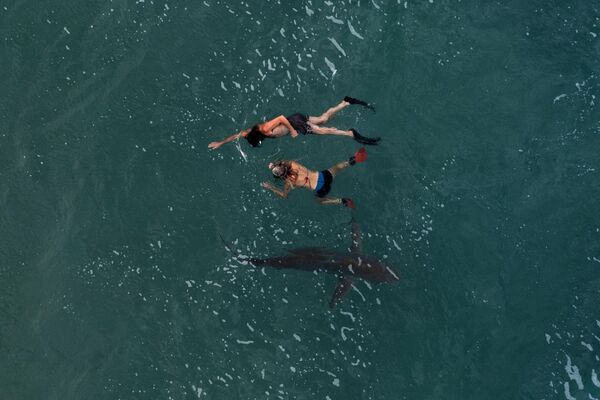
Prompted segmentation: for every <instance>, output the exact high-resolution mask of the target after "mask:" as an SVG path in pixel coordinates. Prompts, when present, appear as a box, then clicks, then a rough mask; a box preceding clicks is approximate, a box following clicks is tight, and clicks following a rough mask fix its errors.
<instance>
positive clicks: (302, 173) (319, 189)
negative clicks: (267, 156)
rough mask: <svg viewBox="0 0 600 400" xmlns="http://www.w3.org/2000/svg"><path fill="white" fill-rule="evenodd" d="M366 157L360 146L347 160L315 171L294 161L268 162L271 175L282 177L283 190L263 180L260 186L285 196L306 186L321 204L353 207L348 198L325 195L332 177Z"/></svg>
mask: <svg viewBox="0 0 600 400" xmlns="http://www.w3.org/2000/svg"><path fill="white" fill-rule="evenodd" d="M366 159H367V151H366V150H365V148H364V147H361V148H360V150H358V151H357V152H356V153H355V154H354V155H353V156H352V157H350V158H349V159H348V161H342V162H340V163H337V164H336V165H334V166H333V167H331V168H329V169H326V170H323V171H320V172H316V171H311V170H310V169H308V168H306V167H305V166H304V165H302V164H300V163H297V162H296V161H290V160H281V161H276V162H274V163H269V169H270V170H271V173H272V174H273V176H275V177H276V178H278V179H283V181H284V184H283V190H282V189H280V188H278V187H276V186H274V185H272V184H270V183H268V182H263V183H262V184H261V186H262V187H263V188H265V189H269V190H271V191H272V192H274V193H275V194H277V195H278V196H281V197H283V198H284V199H285V198H287V196H288V194H289V192H290V190H292V189H294V188H306V189H309V190H313V191H314V192H315V196H317V199H318V201H319V202H320V203H321V204H342V205H344V206H346V207H349V208H354V203H353V202H352V199H350V198H346V197H344V198H341V199H339V198H328V197H325V196H327V194H329V191H330V190H331V184H332V183H333V178H334V177H335V176H336V175H337V174H338V173H339V172H340V171H342V170H344V169H346V168H348V167H349V166H351V165H354V164H356V163H357V162H363V161H365V160H366Z"/></svg>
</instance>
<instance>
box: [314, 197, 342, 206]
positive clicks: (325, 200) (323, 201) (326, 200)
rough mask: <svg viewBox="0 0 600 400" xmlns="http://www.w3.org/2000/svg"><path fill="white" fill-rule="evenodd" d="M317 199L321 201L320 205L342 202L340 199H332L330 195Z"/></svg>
mask: <svg viewBox="0 0 600 400" xmlns="http://www.w3.org/2000/svg"><path fill="white" fill-rule="evenodd" d="M317 201H318V202H319V203H321V204H322V205H328V204H336V205H337V204H342V199H337V198H336V199H334V198H331V197H321V198H317Z"/></svg>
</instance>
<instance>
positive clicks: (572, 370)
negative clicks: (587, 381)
mask: <svg viewBox="0 0 600 400" xmlns="http://www.w3.org/2000/svg"><path fill="white" fill-rule="evenodd" d="M566 357H567V364H566V365H565V371H567V375H569V379H571V380H573V381H575V383H576V384H577V387H578V388H579V390H583V380H582V379H581V375H580V374H579V368H577V366H576V365H575V364H572V363H571V357H569V356H568V355H567V356H566Z"/></svg>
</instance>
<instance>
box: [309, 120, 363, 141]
mask: <svg viewBox="0 0 600 400" xmlns="http://www.w3.org/2000/svg"><path fill="white" fill-rule="evenodd" d="M311 118H312V117H311ZM308 126H310V130H311V132H312V133H315V134H317V135H339V136H350V137H354V135H353V134H352V131H343V130H341V129H338V128H328V127H326V126H318V125H315V124H314V123H312V122H309V123H308Z"/></svg>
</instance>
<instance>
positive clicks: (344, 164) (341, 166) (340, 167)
mask: <svg viewBox="0 0 600 400" xmlns="http://www.w3.org/2000/svg"><path fill="white" fill-rule="evenodd" d="M349 166H350V163H349V162H348V161H342V162H339V163H337V164H335V165H334V166H333V167H331V168H328V171H329V172H331V175H332V176H336V175H337V174H338V173H340V172H341V171H342V170H344V169H346V168H348V167H349Z"/></svg>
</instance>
